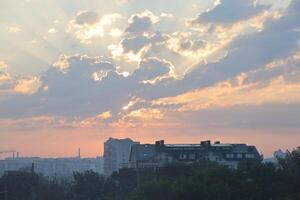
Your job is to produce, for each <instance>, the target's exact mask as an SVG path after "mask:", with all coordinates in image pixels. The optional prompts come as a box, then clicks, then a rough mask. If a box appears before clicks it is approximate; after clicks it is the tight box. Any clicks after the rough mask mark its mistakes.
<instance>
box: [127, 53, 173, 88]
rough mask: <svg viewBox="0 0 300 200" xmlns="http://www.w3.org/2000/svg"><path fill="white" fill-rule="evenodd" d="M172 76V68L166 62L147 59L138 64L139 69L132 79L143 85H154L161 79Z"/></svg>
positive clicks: (170, 64)
mask: <svg viewBox="0 0 300 200" xmlns="http://www.w3.org/2000/svg"><path fill="white" fill-rule="evenodd" d="M173 75H174V66H173V65H172V63H170V62H168V61H166V60H160V59H158V58H155V57H153V58H147V59H144V60H143V61H141V62H140V64H139V68H138V69H137V70H135V71H134V73H133V75H132V76H133V77H135V78H136V79H137V80H138V81H141V82H143V83H152V84H154V83H156V81H159V80H161V79H162V78H168V77H171V76H173Z"/></svg>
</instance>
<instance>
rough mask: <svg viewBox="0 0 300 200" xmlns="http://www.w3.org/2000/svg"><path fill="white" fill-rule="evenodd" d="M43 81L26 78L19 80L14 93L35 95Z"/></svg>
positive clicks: (36, 78)
mask: <svg viewBox="0 0 300 200" xmlns="http://www.w3.org/2000/svg"><path fill="white" fill-rule="evenodd" d="M41 84H42V83H41V81H40V79H39V78H38V77H36V76H33V77H25V78H22V79H19V80H17V84H16V86H15V88H14V91H15V92H17V93H21V94H28V95H31V94H34V93H36V92H37V91H38V89H39V88H40V86H41Z"/></svg>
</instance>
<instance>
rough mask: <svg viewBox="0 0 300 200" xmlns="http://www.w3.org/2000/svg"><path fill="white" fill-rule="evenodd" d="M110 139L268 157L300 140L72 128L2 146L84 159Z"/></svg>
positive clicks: (260, 134) (4, 137)
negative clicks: (232, 148)
mask: <svg viewBox="0 0 300 200" xmlns="http://www.w3.org/2000/svg"><path fill="white" fill-rule="evenodd" d="M184 132H186V133H184ZM109 137H117V138H125V137H130V138H132V139H134V140H136V141H140V142H141V143H153V142H154V141H155V140H159V139H164V140H165V141H166V143H198V142H200V141H201V140H207V139H210V140H212V141H216V140H218V141H219V140H220V141H222V142H224V143H247V144H252V145H256V146H257V148H258V150H259V151H260V152H262V153H263V154H264V155H265V157H269V156H270V155H272V153H273V152H274V151H275V150H278V149H279V148H281V149H283V150H285V149H292V148H294V147H296V146H298V145H299V141H300V135H299V134H297V131H295V132H293V131H289V132H288V131H287V130H282V131H277V132H274V131H272V133H270V132H268V131H262V130H258V131H253V130H252V131H251V130H207V131H199V133H198V134H193V133H189V131H186V130H184V129H178V131H174V130H173V131H170V132H168V131H167V130H163V129H123V130H122V129H118V130H117V129H111V130H99V129H77V130H76V129H73V130H72V129H70V130H53V131H51V130H42V131H35V132H32V131H30V132H15V133H14V134H11V133H6V134H1V136H0V146H1V149H3V150H4V149H13V150H16V151H19V152H20V156H41V157H72V156H76V155H77V149H78V147H80V148H81V155H82V156H83V157H95V156H99V155H102V153H103V142H104V141H105V140H106V139H107V138H109ZM2 157H3V156H2Z"/></svg>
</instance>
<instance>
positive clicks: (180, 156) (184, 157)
mask: <svg viewBox="0 0 300 200" xmlns="http://www.w3.org/2000/svg"><path fill="white" fill-rule="evenodd" d="M186 158H187V156H186V154H184V153H181V154H180V155H179V159H182V160H184V159H186Z"/></svg>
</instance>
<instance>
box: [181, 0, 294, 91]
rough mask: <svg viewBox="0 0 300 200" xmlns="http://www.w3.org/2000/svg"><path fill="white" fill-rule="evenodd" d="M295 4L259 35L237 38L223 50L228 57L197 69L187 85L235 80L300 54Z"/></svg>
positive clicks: (272, 20)
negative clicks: (241, 75) (299, 51)
mask: <svg viewBox="0 0 300 200" xmlns="http://www.w3.org/2000/svg"><path fill="white" fill-rule="evenodd" d="M299 2H300V1H299V0H294V1H293V2H292V3H291V5H290V7H289V8H288V9H287V10H286V12H285V13H284V14H283V16H282V17H281V18H280V19H270V20H269V21H267V22H266V23H265V24H264V29H263V30H262V31H260V32H254V33H252V34H247V35H242V36H239V37H237V38H235V39H234V40H233V41H232V42H231V43H229V44H228V45H227V46H226V47H225V48H224V49H223V50H225V51H227V52H228V55H227V56H226V57H225V58H223V59H221V60H220V61H219V62H217V63H208V64H206V65H199V66H196V67H195V69H194V70H193V71H192V72H191V73H190V74H188V75H187V76H186V77H185V79H184V82H185V84H186V85H188V86H189V87H206V86H209V85H213V84H215V83H217V82H220V81H224V80H226V79H230V78H233V77H235V76H237V75H239V74H240V73H242V72H249V71H251V70H256V69H259V68H262V67H264V66H265V65H266V64H268V63H270V62H272V61H273V60H275V59H283V58H286V57H287V56H289V55H291V54H294V53H295V52H297V51H298V50H299V44H298V41H299V40H300V34H299V32H298V31H295V30H296V29H298V28H299V27H300V21H299V20H298V19H299V18H300V13H299V12H298V11H296V10H295V9H294V7H296V6H297V5H298V4H299Z"/></svg>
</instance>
